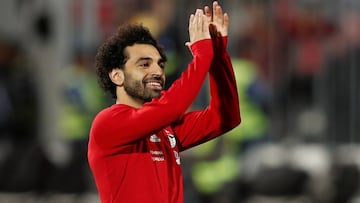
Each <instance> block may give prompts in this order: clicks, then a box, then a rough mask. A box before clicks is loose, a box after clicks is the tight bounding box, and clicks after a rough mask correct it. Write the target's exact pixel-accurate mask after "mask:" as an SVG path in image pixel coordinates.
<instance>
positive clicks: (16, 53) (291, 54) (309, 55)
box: [0, 0, 360, 203]
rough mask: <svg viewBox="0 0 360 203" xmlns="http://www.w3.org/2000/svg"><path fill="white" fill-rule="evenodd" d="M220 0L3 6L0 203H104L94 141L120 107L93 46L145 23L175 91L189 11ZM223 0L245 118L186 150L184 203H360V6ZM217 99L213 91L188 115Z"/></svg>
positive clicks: (351, 0) (73, 0)
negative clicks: (93, 162) (94, 130)
mask: <svg viewBox="0 0 360 203" xmlns="http://www.w3.org/2000/svg"><path fill="white" fill-rule="evenodd" d="M211 2H212V1H210V0H207V1H205V0H199V1H192V0H61V1H58V0H2V1H1V3H0V202H1V203H18V202H19V203H20V202H21V203H50V202H51V203H85V202H86V203H93V202H94V203H96V202H99V200H98V196H97V192H96V188H95V185H94V181H93V179H92V176H91V174H90V172H89V168H88V165H87V160H86V150H87V149H86V148H87V139H88V132H89V127H90V124H91V121H92V119H93V117H94V115H95V114H96V113H97V112H98V111H99V110H101V109H102V108H104V107H106V106H109V105H111V104H112V103H113V101H112V100H111V99H110V98H109V97H108V96H107V95H105V94H104V93H103V92H102V90H100V89H99V87H98V85H97V81H96V76H95V75H94V56H95V54H96V50H97V47H98V46H99V45H100V44H101V43H102V42H103V41H104V40H105V39H106V38H107V37H109V36H110V35H111V34H112V33H113V32H114V31H115V30H116V28H117V26H118V25H120V24H121V23H124V22H141V23H143V24H144V25H145V26H147V27H148V28H149V29H150V30H151V32H152V33H153V34H154V36H155V37H156V38H157V39H158V40H159V41H160V43H161V44H162V45H163V46H164V47H165V50H166V53H167V55H168V58H169V63H168V64H167V67H166V69H165V70H166V75H167V87H168V86H169V85H170V84H171V82H172V81H174V80H175V79H176V78H177V77H178V76H179V75H180V73H181V72H182V71H183V70H184V68H185V67H186V65H187V63H188V62H189V61H190V59H191V55H190V52H189V51H188V50H187V48H186V47H185V46H184V43H185V42H186V41H187V40H188V31H187V26H188V17H189V15H190V14H191V13H193V12H194V11H195V9H196V8H202V7H203V6H204V5H211ZM219 3H220V4H221V5H222V6H223V8H224V10H225V11H226V12H228V13H229V15H230V18H231V19H230V20H231V24H230V36H229V45H228V48H229V51H230V54H231V57H232V61H233V66H234V70H235V74H236V78H237V84H238V91H239V96H240V102H241V114H242V124H241V125H240V126H239V127H237V128H236V129H234V130H232V131H231V132H229V133H227V134H226V135H224V136H222V137H220V138H218V139H215V140H213V141H211V142H209V143H207V144H204V145H202V146H199V147H196V148H194V149H191V150H189V151H186V152H184V153H183V156H182V162H183V164H182V165H183V170H184V179H185V180H184V181H185V182H184V185H185V202H186V203H288V202H289V203H358V202H360V193H359V180H360V171H359V166H360V146H359V141H360V107H359V104H360V1H359V0H271V1H270V0H223V1H219ZM208 100H209V96H208V87H207V86H206V85H204V86H203V88H202V90H201V92H200V94H199V96H198V98H197V99H196V101H195V102H194V103H193V105H192V107H191V109H200V108H203V107H204V106H206V105H207V102H208ZM139 125H141V124H139Z"/></svg>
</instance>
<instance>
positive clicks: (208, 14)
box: [88, 2, 240, 203]
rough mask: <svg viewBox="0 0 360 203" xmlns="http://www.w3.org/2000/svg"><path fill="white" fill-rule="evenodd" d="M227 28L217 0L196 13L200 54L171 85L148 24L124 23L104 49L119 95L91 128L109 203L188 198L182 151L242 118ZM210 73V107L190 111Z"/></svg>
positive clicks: (108, 85) (106, 69)
mask: <svg viewBox="0 0 360 203" xmlns="http://www.w3.org/2000/svg"><path fill="white" fill-rule="evenodd" d="M228 27H229V16H228V15H227V14H226V13H223V11H222V8H221V7H220V5H219V4H218V2H214V3H213V8H212V11H211V9H210V8H209V7H208V6H205V7H204V9H197V10H196V12H195V14H192V15H191V16H190V18H189V36H190V41H189V42H187V43H186V45H187V46H188V47H189V49H190V51H191V53H192V55H193V59H192V61H191V62H190V63H189V65H188V67H187V69H186V70H185V71H184V72H183V73H182V75H181V76H180V77H179V79H178V80H176V81H175V82H174V83H173V84H172V86H171V87H170V88H169V89H168V90H163V87H164V83H165V75H164V68H165V64H166V56H165V54H164V52H163V50H162V49H161V48H160V46H159V45H158V43H157V41H156V40H155V39H154V38H153V37H152V35H151V34H150V32H149V31H148V29H147V28H145V27H143V26H142V25H138V24H128V25H124V26H121V27H120V28H119V30H118V32H117V33H116V34H115V35H114V36H113V37H111V38H109V39H108V40H107V41H106V42H105V43H104V44H103V45H102V46H101V47H100V48H99V50H98V53H97V58H96V60H97V73H98V76H99V79H100V83H101V86H102V87H103V88H104V89H105V90H106V91H108V92H110V93H111V94H112V96H113V97H114V98H115V99H116V104H113V105H112V106H110V107H108V108H106V109H104V110H102V111H101V112H100V113H98V115H97V116H96V117H95V119H94V121H93V123H92V127H91V131H90V139H89V148H88V159H89V164H90V168H91V170H92V173H93V175H94V177H95V182H96V186H97V189H98V192H99V196H100V199H101V202H102V203H118V202H131V203H144V202H146V203H183V183H182V181H183V180H182V172H181V161H180V155H179V153H180V152H181V151H184V150H186V149H189V148H190V147H194V146H196V145H199V144H201V143H204V142H206V141H208V140H210V139H213V138H215V137H217V136H220V135H222V134H223V133H225V132H227V131H229V130H231V129H232V128H234V127H235V126H237V125H238V124H239V123H240V110H239V101H238V95H237V89H236V82H235V78H234V74H233V70H232V65H231V61H230V57H229V55H228V53H227V51H226V44H227V34H228ZM207 74H209V82H210V94H211V100H210V103H209V105H208V107H207V108H206V109H204V110H197V111H192V112H187V109H188V108H189V107H190V105H191V104H192V102H193V100H194V99H195V97H196V96H197V93H198V92H199V90H200V88H201V86H202V83H203V82H204V80H205V78H206V75H207Z"/></svg>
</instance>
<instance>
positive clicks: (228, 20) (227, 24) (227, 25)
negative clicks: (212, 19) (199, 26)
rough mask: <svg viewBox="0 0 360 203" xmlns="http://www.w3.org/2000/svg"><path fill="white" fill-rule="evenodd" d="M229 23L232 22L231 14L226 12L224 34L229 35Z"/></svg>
mask: <svg viewBox="0 0 360 203" xmlns="http://www.w3.org/2000/svg"><path fill="white" fill-rule="evenodd" d="M229 24H230V19H229V15H228V14H227V13H224V24H223V28H224V29H223V30H224V31H223V35H224V36H227V35H228V32H229Z"/></svg>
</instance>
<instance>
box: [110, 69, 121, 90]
mask: <svg viewBox="0 0 360 203" xmlns="http://www.w3.org/2000/svg"><path fill="white" fill-rule="evenodd" d="M109 77H110V80H111V81H112V82H113V83H114V84H116V85H117V86H122V85H123V84H124V71H123V70H122V69H120V68H115V69H112V70H111V71H110V72H109Z"/></svg>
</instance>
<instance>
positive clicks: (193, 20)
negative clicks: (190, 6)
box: [185, 9, 211, 46]
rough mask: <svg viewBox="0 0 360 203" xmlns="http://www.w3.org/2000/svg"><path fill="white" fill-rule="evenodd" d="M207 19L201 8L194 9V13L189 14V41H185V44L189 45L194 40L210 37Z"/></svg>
mask: <svg viewBox="0 0 360 203" xmlns="http://www.w3.org/2000/svg"><path fill="white" fill-rule="evenodd" d="M209 23H210V22H209V21H208V20H207V17H206V16H205V15H204V12H203V10H202V9H196V12H195V14H191V15H190V19H189V36H190V42H186V43H185V45H186V46H191V44H193V43H194V42H197V41H199V40H203V39H210V38H211V37H210V31H209Z"/></svg>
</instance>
